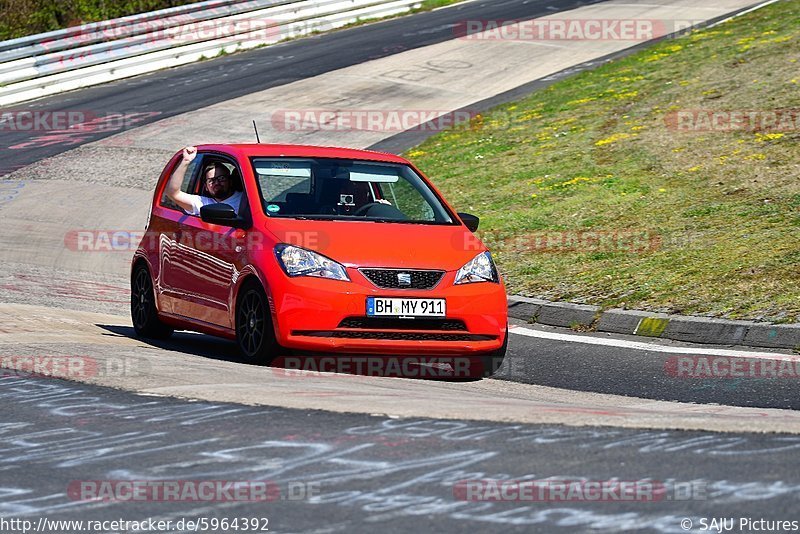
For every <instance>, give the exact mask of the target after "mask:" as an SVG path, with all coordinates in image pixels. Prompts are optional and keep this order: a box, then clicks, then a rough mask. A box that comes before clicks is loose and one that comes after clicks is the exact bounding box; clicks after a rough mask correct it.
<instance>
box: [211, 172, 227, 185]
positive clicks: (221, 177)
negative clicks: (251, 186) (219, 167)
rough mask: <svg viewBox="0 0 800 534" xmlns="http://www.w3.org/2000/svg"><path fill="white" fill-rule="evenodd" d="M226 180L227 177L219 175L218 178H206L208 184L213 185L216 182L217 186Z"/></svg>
mask: <svg viewBox="0 0 800 534" xmlns="http://www.w3.org/2000/svg"><path fill="white" fill-rule="evenodd" d="M228 178H229V177H228V175H226V174H220V175H219V176H214V177H212V178H206V182H208V183H210V184H213V183H214V182H217V183H218V184H221V183H222V182H224V181H225V180H227V179H228Z"/></svg>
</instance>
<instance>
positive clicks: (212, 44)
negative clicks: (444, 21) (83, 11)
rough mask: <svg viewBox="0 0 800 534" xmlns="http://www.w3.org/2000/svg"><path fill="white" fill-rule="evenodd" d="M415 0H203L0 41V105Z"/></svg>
mask: <svg viewBox="0 0 800 534" xmlns="http://www.w3.org/2000/svg"><path fill="white" fill-rule="evenodd" d="M420 4H421V0H247V1H242V0H210V1H205V2H200V3H196V4H189V5H186V6H181V7H179V8H171V9H165V10H160V11H154V12H151V13H144V14H142V15H136V16H132V17H124V18H120V19H114V20H109V21H104V22H98V23H93V24H87V25H84V26H81V27H74V28H67V29H64V30H58V31H56V32H48V33H45V34H39V35H33V36H28V37H23V38H20V39H14V40H11V41H3V42H0V105H9V104H13V103H18V102H22V101H25V100H30V99H32V98H38V97H41V96H46V95H51V94H55V93H59V92H63V91H68V90H72V89H77V88H80V87H87V86H90V85H96V84H100V83H105V82H108V81H112V80H117V79H121V78H125V77H129V76H135V75H138V74H142V73H145V72H152V71H155V70H159V69H162V68H167V67H172V66H177V65H181V64H185V63H190V62H193V61H197V60H199V59H202V58H204V57H212V56H214V55H217V54H219V53H220V52H233V51H237V50H245V49H249V48H254V47H257V46H263V45H265V44H271V43H274V42H278V41H281V40H283V39H286V38H291V37H298V36H302V35H308V34H311V33H315V32H319V31H325V30H329V29H334V28H337V27H341V26H343V25H345V24H348V23H350V22H355V21H357V20H360V19H367V18H377V17H382V16H388V15H393V14H397V13H402V12H406V11H408V10H410V9H411V8H413V7H418V6H419V5H420Z"/></svg>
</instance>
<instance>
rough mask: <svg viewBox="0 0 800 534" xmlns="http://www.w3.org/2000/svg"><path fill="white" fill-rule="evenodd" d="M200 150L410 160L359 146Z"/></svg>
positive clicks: (217, 147)
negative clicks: (358, 147)
mask: <svg viewBox="0 0 800 534" xmlns="http://www.w3.org/2000/svg"><path fill="white" fill-rule="evenodd" d="M197 149H198V150H200V151H213V152H225V153H229V154H235V155H238V156H240V157H244V158H249V157H258V156H264V157H281V156H282V157H304V158H342V159H360V160H370V161H383V162H387V163H405V164H408V163H409V162H408V160H406V159H405V158H402V157H400V156H397V155H395V154H389V153H388V152H376V151H373V150H362V149H357V148H342V147H330V146H314V145H270V144H217V145H199V146H198V147H197Z"/></svg>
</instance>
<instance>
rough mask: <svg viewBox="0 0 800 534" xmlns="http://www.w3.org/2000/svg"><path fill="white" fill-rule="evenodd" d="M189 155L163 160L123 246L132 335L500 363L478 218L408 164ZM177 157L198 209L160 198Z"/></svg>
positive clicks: (497, 284)
mask: <svg viewBox="0 0 800 534" xmlns="http://www.w3.org/2000/svg"><path fill="white" fill-rule="evenodd" d="M184 157H185V156H184V154H183V152H179V153H178V154H176V155H175V156H174V157H173V158H172V159H171V160H170V162H169V163H168V164H167V166H166V167H165V169H164V171H163V172H162V174H161V177H160V179H159V182H158V186H157V187H156V190H155V194H154V196H153V202H152V206H151V211H150V215H149V218H148V222H147V228H146V232H145V234H144V238H143V239H142V241H141V243H140V246H139V248H138V250H137V251H136V253H135V255H134V257H133V261H132V270H131V287H132V293H131V315H132V319H133V325H134V328H135V331H136V333H137V335H139V336H142V337H150V338H166V337H168V336H169V335H171V334H172V332H173V330H174V329H183V330H194V331H198V332H203V333H207V334H212V335H216V336H221V337H225V338H229V339H235V340H236V342H237V343H238V345H239V348H240V350H241V352H242V354H243V356H244V357H245V358H246V359H247V360H248V361H251V362H254V363H268V362H270V361H271V360H272V359H273V358H275V357H276V356H278V355H282V354H306V355H319V354H324V355H325V356H326V357H328V356H330V357H333V358H342V357H350V356H353V355H370V356H374V357H376V358H387V357H397V358H399V359H402V358H404V357H406V358H414V357H428V356H431V357H444V358H448V357H449V358H452V357H458V358H460V359H462V360H464V359H466V360H467V361H469V362H471V363H470V365H472V366H473V370H475V369H480V370H481V372H480V376H486V375H488V374H491V373H492V372H494V371H495V370H496V369H497V367H498V366H499V364H500V363H501V362H502V360H503V357H504V355H505V352H506V346H507V343H508V339H507V338H508V315H507V308H506V295H505V289H504V287H503V283H502V281H501V279H500V276H499V275H498V272H497V269H496V268H495V265H494V262H493V261H492V256H491V254H490V253H489V251H488V250H487V249H486V247H485V246H484V245H483V243H481V242H480V241H479V240H478V239H477V238H476V237H475V236H474V235H473V232H474V231H475V230H477V226H478V219H477V217H474V216H471V215H467V214H463V213H456V212H455V211H454V210H453V208H451V207H450V206H449V205H448V204H447V203H446V202H445V200H444V199H443V198H442V196H441V194H440V193H439V192H438V191H437V190H436V188H435V187H433V185H432V184H431V183H430V181H429V180H428V179H427V178H426V177H425V176H424V175H423V174H422V173H421V172H420V171H419V170H418V169H416V168H415V167H414V166H413V165H412V164H411V163H410V162H409V161H407V160H405V159H403V158H401V157H399V156H395V155H391V154H383V153H378V152H371V151H365V150H354V149H344V148H327V147H314V146H296V145H263V144H260V145H205V146H199V147H197V151H196V153H195V157H194V159H192V160H191V163H190V164H189V166H188V168H187V167H186V164H183V165H181V162H182V160H183V159H184ZM187 161H188V158H187ZM179 168H180V169H181V173H183V172H184V171H185V174H184V175H183V179H182V184H181V188H180V189H181V191H182V192H183V193H185V194H187V195H194V197H193V198H195V199H197V198H201V201H200V202H199V203H196V205H197V206H198V209H197V210H192V211H199V214H198V215H192V214H190V213H188V212H186V211H184V210H183V209H182V208H181V207H179V205H178V204H176V203H174V202H173V201H172V198H174V195H175V193H174V189H173V196H172V197H170V196H169V195H167V191H168V190H169V189H168V188H167V183H168V182H169V181H170V178H171V177H172V176H173V174H174V173H175V171H176V169H179ZM226 171H227V172H226ZM215 172H216V173H217V174H220V173H221V174H224V175H225V176H226V177H227V179H230V180H231V181H232V191H234V192H236V191H241V195H237V200H239V202H238V206H235V207H234V206H231V205H229V204H223V203H215V201H214V200H212V199H211V198H210V197H211V193H210V192H209V190H208V189H207V187H209V186H212V187H213V186H214V178H215V177H214V176H212V174H213V173H215ZM175 182H177V179H176V180H173V183H175ZM209 184H210V185H209ZM202 197H206V198H204V199H203V198H202ZM183 198H186V197H183ZM228 198H229V197H228ZM231 204H234V202H231ZM473 374H474V373H473Z"/></svg>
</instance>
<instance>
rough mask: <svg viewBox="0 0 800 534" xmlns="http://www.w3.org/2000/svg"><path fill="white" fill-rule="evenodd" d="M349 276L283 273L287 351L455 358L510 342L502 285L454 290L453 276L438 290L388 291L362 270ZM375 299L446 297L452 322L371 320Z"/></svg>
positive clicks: (274, 288) (277, 311)
mask: <svg viewBox="0 0 800 534" xmlns="http://www.w3.org/2000/svg"><path fill="white" fill-rule="evenodd" d="M347 272H348V275H350V278H351V281H350V282H342V281H336V280H326V279H320V278H313V277H297V278H289V277H288V276H285V275H282V276H278V277H277V278H278V280H275V283H273V284H271V285H270V289H271V291H270V305H271V307H272V311H273V319H274V321H275V331H276V335H277V338H278V342H279V343H280V344H281V345H282V346H283V347H286V348H290V349H295V350H304V351H312V352H316V351H319V352H331V353H339V354H341V353H352V354H386V355H428V356H435V355H443V356H455V355H479V354H486V353H490V352H493V351H496V350H497V349H499V348H500V347H501V346H502V345H503V341H504V338H505V335H506V327H507V325H508V315H507V302H506V294H505V288H504V287H503V285H502V284H494V283H488V282H485V283H475V284H465V285H460V286H453V281H454V279H455V272H454V271H451V272H447V273H446V274H445V275H444V277H443V278H442V280H441V282H440V283H439V284H438V285H437V286H436V287H435V288H434V289H432V290H415V289H381V288H378V287H375V286H374V285H373V284H372V283H371V282H370V281H368V280H367V279H366V278H365V277H364V276H363V275H362V274H361V273H360V272H359V271H358V270H357V269H353V268H348V269H347ZM281 274H282V273H281ZM369 296H380V297H406V298H444V299H446V301H447V317H446V319H445V320H443V321H442V320H428V319H391V320H374V319H368V318H367V317H366V301H367V297H369Z"/></svg>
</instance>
